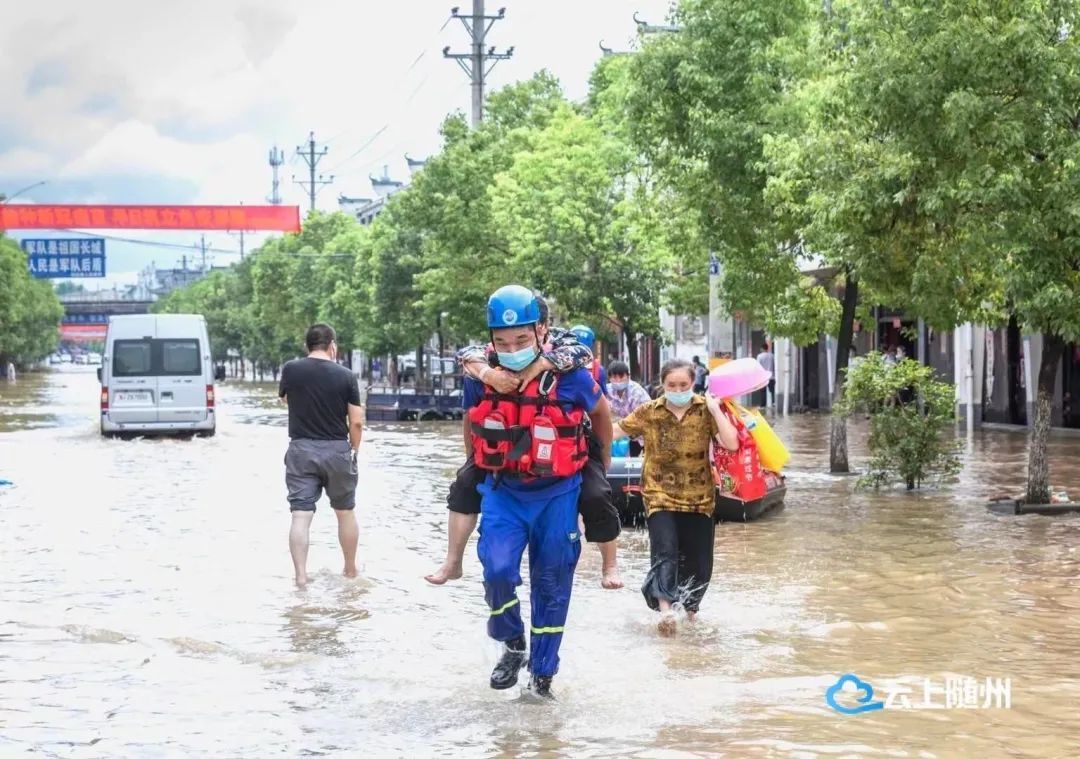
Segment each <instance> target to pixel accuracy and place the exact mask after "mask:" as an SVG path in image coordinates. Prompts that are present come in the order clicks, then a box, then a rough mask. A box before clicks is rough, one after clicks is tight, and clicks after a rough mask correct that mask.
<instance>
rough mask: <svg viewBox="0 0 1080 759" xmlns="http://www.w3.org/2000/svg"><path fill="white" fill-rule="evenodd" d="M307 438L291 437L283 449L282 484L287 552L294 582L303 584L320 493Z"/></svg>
mask: <svg viewBox="0 0 1080 759" xmlns="http://www.w3.org/2000/svg"><path fill="white" fill-rule="evenodd" d="M308 442H309V441H304V440H294V441H292V442H291V443H289V449H288V450H287V451H286V452H285V487H286V488H287V489H288V493H289V495H288V498H289V511H290V512H292V524H291V525H290V526H289V554H290V555H291V557H292V563H293V572H294V577H295V579H296V584H297V585H298V586H300V587H304V586H305V585H307V582H308V575H307V557H308V544H309V533H310V530H311V520H312V518H313V517H314V516H315V504H316V503H317V502H318V500H319V497H320V496H321V495H322V476H321V475H320V474H319V467H318V462H317V461H316V459H315V457H314V456H313V455H312V450H311V447H310V446H309V445H308Z"/></svg>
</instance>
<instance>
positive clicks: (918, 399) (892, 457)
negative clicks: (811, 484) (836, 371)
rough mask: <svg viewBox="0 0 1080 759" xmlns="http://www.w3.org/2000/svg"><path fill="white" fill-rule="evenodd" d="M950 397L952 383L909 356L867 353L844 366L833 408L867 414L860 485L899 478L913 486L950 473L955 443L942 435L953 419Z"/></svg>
mask: <svg viewBox="0 0 1080 759" xmlns="http://www.w3.org/2000/svg"><path fill="white" fill-rule="evenodd" d="M954 398H955V391H954V389H953V386H952V385H950V384H948V383H946V382H940V381H938V380H936V379H935V378H934V370H933V369H931V368H930V367H927V366H923V365H922V364H919V363H918V362H917V361H912V360H911V359H904V360H903V361H900V362H899V363H896V364H892V365H890V364H886V363H885V358H884V356H882V355H881V354H880V353H871V354H869V355H867V356H865V357H863V358H861V359H859V360H858V361H857V362H856V363H855V364H854V365H852V366H851V367H849V369H848V374H847V385H846V387H845V389H844V399H843V401H842V402H841V403H840V404H839V405H838V406H837V409H836V411H837V413H839V414H841V415H844V416H850V415H851V414H855V413H859V412H862V413H866V414H869V415H870V440H869V447H870V454H871V458H870V463H869V470H868V471H867V473H866V475H865V476H864V477H863V478H862V479H861V480H860V485H863V486H871V487H874V488H879V487H881V486H882V485H891V484H893V483H896V482H903V483H904V484H905V485H907V488H908V490H913V489H915V488H917V487H920V486H921V485H922V484H923V483H924V482H928V481H932V482H940V481H941V480H943V479H944V478H946V477H951V476H953V475H955V474H956V473H957V472H958V471H959V470H960V460H959V456H958V446H957V443H956V442H955V441H954V440H951V439H949V438H948V437H947V436H946V434H945V433H946V431H947V429H948V428H949V427H951V426H952V424H953V402H954Z"/></svg>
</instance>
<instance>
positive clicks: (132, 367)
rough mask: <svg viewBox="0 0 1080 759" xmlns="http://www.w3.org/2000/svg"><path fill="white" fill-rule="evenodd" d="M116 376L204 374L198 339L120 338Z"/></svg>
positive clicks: (114, 366) (115, 348) (115, 355)
mask: <svg viewBox="0 0 1080 759" xmlns="http://www.w3.org/2000/svg"><path fill="white" fill-rule="evenodd" d="M112 374H113V376H114V377H176V376H181V377H194V376H198V375H200V374H202V361H201V360H200V357H199V341H198V340H177V339H170V340H149V339H142V340H117V341H116V342H115V343H113V361H112Z"/></svg>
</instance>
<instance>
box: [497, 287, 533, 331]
mask: <svg viewBox="0 0 1080 759" xmlns="http://www.w3.org/2000/svg"><path fill="white" fill-rule="evenodd" d="M539 321H540V304H539V303H538V302H537V300H536V296H535V295H533V294H532V291H531V290H529V289H528V288H527V287H522V286H521V285H506V287H500V288H499V289H498V290H496V291H495V292H494V293H492V295H491V297H490V298H488V307H487V324H488V329H503V328H506V327H523V326H528V325H529V324H536V323H537V322H539Z"/></svg>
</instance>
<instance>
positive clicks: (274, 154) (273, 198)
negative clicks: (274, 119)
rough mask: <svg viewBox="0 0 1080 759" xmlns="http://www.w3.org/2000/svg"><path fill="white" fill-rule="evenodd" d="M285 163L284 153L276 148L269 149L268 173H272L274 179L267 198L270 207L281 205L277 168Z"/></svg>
mask: <svg viewBox="0 0 1080 759" xmlns="http://www.w3.org/2000/svg"><path fill="white" fill-rule="evenodd" d="M283 163H285V153H284V152H283V151H281V150H279V149H278V146H277V145H275V146H274V147H272V148H270V171H271V172H273V175H274V179H273V183H272V184H271V185H270V186H271V190H270V197H269V198H267V200H268V201H270V205H274V206H280V205H281V190H280V187H281V182H280V181H279V180H278V168H280V167H281V165H282V164H283Z"/></svg>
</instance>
